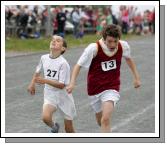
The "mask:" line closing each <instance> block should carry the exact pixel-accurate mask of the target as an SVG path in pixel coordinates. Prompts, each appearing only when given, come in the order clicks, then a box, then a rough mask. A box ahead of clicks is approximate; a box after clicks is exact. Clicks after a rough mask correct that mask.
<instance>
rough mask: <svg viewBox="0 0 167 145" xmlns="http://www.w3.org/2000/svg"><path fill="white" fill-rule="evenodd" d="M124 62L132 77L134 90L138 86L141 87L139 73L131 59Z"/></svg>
mask: <svg viewBox="0 0 167 145" xmlns="http://www.w3.org/2000/svg"><path fill="white" fill-rule="evenodd" d="M125 60H126V63H127V64H128V66H129V67H130V69H131V71H132V74H133V77H134V87H135V88H138V87H140V85H141V82H140V76H139V73H138V71H137V69H136V64H135V62H134V60H133V59H132V58H126V59H125Z"/></svg>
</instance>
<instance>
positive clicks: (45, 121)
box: [42, 115, 51, 124]
mask: <svg viewBox="0 0 167 145" xmlns="http://www.w3.org/2000/svg"><path fill="white" fill-rule="evenodd" d="M42 120H43V122H44V123H46V124H48V123H49V122H50V121H51V118H50V116H49V115H43V116H42Z"/></svg>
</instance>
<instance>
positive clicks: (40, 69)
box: [35, 57, 42, 73]
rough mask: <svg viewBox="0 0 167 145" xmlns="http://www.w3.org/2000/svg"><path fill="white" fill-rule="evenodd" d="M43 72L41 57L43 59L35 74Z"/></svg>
mask: <svg viewBox="0 0 167 145" xmlns="http://www.w3.org/2000/svg"><path fill="white" fill-rule="evenodd" d="M41 71H42V57H41V59H40V61H39V63H38V65H37V66H36V70H35V72H36V73H41Z"/></svg>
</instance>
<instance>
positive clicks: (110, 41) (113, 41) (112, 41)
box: [104, 36, 119, 50]
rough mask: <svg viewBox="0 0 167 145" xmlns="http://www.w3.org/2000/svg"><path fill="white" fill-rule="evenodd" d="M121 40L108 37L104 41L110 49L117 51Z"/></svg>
mask: <svg viewBox="0 0 167 145" xmlns="http://www.w3.org/2000/svg"><path fill="white" fill-rule="evenodd" d="M118 42H119V38H114V37H112V36H107V37H106V40H104V43H105V44H106V46H107V47H108V48H109V49H111V50H112V49H115V48H117V46H118Z"/></svg>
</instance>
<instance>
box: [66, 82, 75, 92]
mask: <svg viewBox="0 0 167 145" xmlns="http://www.w3.org/2000/svg"><path fill="white" fill-rule="evenodd" d="M73 89H74V85H73V84H69V85H68V86H67V87H66V91H67V93H69V94H71V93H72V91H73Z"/></svg>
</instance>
